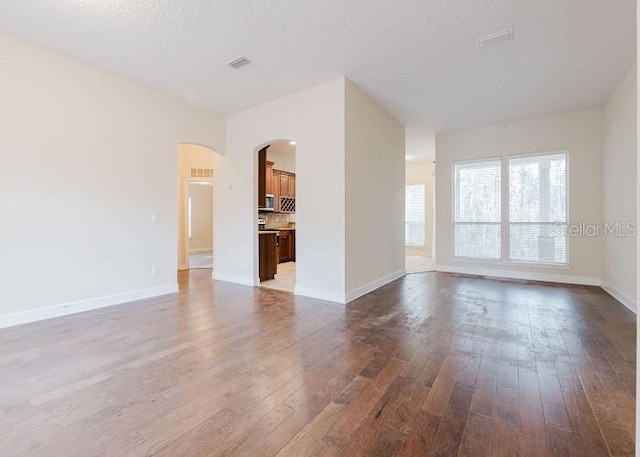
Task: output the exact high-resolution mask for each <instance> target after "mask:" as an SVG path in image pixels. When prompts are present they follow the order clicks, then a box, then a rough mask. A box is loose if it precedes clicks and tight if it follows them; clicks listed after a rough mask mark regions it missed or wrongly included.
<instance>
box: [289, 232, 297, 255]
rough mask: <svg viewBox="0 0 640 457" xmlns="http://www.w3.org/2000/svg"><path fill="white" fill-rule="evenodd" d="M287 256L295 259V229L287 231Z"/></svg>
mask: <svg viewBox="0 0 640 457" xmlns="http://www.w3.org/2000/svg"><path fill="white" fill-rule="evenodd" d="M289 258H290V259H291V260H293V261H294V262H295V261H296V231H295V230H291V232H289Z"/></svg>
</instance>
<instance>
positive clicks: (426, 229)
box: [405, 161, 435, 273]
mask: <svg viewBox="0 0 640 457" xmlns="http://www.w3.org/2000/svg"><path fill="white" fill-rule="evenodd" d="M434 166H435V164H434V163H433V161H417V162H407V164H406V183H405V270H406V272H407V273H419V272H424V271H432V270H433V269H434V267H433V260H432V254H433V252H432V246H433V243H432V238H433V216H434V187H435V186H434V170H435V168H434Z"/></svg>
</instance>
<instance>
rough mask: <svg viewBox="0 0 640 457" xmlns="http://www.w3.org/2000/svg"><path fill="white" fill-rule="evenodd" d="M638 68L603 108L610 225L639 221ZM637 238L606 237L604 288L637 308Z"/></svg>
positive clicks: (606, 202)
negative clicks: (637, 191) (637, 194)
mask: <svg viewBox="0 0 640 457" xmlns="http://www.w3.org/2000/svg"><path fill="white" fill-rule="evenodd" d="M636 74H637V71H636V66H634V67H633V68H631V69H630V70H629V72H628V73H627V75H626V76H625V77H624V79H622V80H621V81H620V83H619V84H618V85H617V86H616V88H615V89H614V90H613V92H612V93H611V95H610V97H609V99H608V101H607V103H606V104H605V106H604V155H603V162H602V176H603V199H604V201H603V215H604V221H605V222H608V223H609V224H615V223H616V222H622V223H626V222H628V221H636V205H637V199H636V190H637V183H638V181H637V176H636V173H637V141H638V136H637V114H636V109H637V108H636ZM637 274H638V271H637V269H636V238H635V237H624V236H613V235H609V236H606V237H605V239H604V246H603V263H602V284H603V287H604V288H605V289H607V290H608V291H609V292H610V293H611V294H612V295H614V296H615V297H616V298H617V299H618V300H620V301H621V302H623V303H625V305H627V306H629V307H630V308H632V309H634V310H635V308H636V285H637Z"/></svg>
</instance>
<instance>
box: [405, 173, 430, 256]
mask: <svg viewBox="0 0 640 457" xmlns="http://www.w3.org/2000/svg"><path fill="white" fill-rule="evenodd" d="M404 204H405V213H404V214H405V222H404V242H405V244H408V245H413V246H424V244H425V239H424V238H425V214H424V208H425V187H424V184H410V185H407V186H405V199H404Z"/></svg>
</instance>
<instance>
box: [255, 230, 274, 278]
mask: <svg viewBox="0 0 640 457" xmlns="http://www.w3.org/2000/svg"><path fill="white" fill-rule="evenodd" d="M258 238H259V243H258V250H259V252H258V253H259V257H260V262H259V276H260V281H266V280H268V279H273V278H275V275H276V274H277V273H278V233H277V232H269V233H260V234H259V236H258Z"/></svg>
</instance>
